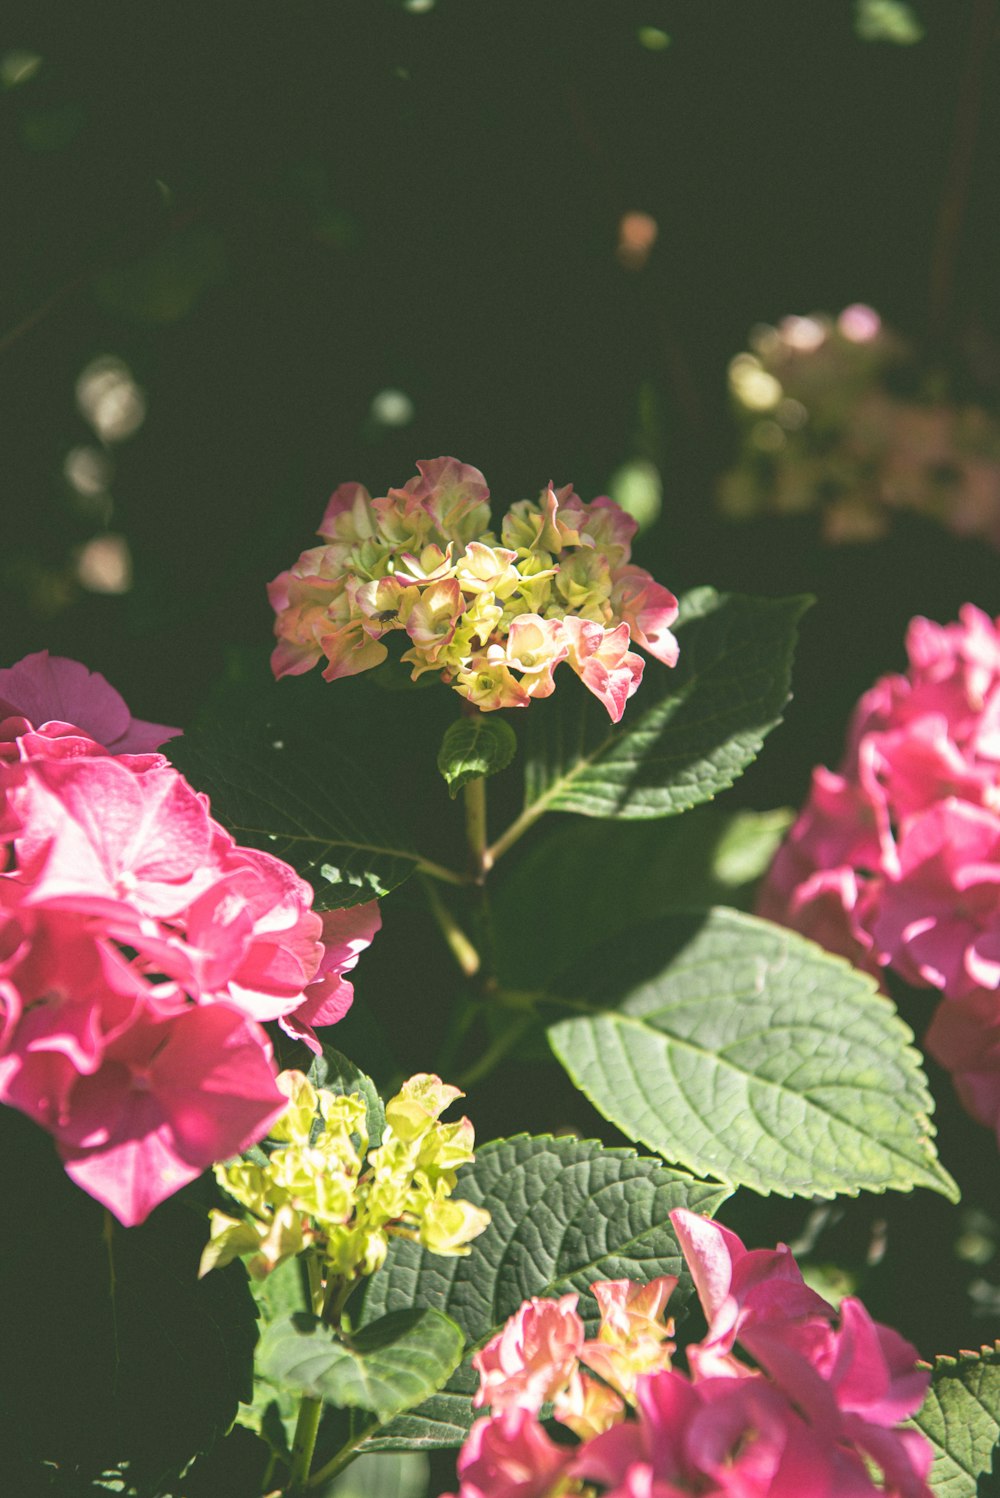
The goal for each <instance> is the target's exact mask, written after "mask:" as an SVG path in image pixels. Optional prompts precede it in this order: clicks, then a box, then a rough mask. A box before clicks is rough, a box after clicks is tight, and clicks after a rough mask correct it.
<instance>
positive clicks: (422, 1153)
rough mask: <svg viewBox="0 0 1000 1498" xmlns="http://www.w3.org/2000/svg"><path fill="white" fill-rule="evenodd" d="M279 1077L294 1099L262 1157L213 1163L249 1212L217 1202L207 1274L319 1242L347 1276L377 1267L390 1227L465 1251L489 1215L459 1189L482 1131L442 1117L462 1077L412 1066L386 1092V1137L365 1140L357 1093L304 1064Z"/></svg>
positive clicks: (330, 1267)
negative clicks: (319, 1078)
mask: <svg viewBox="0 0 1000 1498" xmlns="http://www.w3.org/2000/svg"><path fill="white" fill-rule="evenodd" d="M278 1085H279V1087H280V1088H281V1090H282V1092H283V1093H284V1094H285V1097H286V1098H287V1104H286V1106H285V1108H284V1111H283V1112H282V1113H281V1115H280V1116H279V1117H278V1118H277V1120H276V1121H275V1122H274V1123H272V1125H271V1128H270V1131H269V1138H270V1141H271V1145H270V1148H269V1149H268V1150H267V1151H266V1154H267V1162H266V1164H264V1163H256V1164H255V1163H250V1162H247V1161H245V1160H233V1161H229V1162H228V1163H226V1164H222V1165H217V1166H216V1168H215V1174H216V1177H217V1179H218V1181H219V1184H220V1185H221V1186H223V1187H224V1189H225V1190H226V1191H227V1192H228V1193H229V1195H230V1196H231V1197H233V1198H234V1199H235V1200H236V1201H237V1202H239V1203H240V1204H241V1205H242V1206H243V1207H244V1208H245V1209H246V1213H247V1215H246V1216H245V1217H243V1218H239V1217H232V1216H230V1215H228V1214H227V1213H225V1212H218V1211H215V1212H213V1213H212V1227H211V1238H210V1241H209V1243H208V1245H207V1246H206V1248H205V1251H204V1253H203V1255H202V1261H201V1273H202V1274H207V1273H208V1271H209V1270H210V1269H215V1268H218V1267H220V1266H221V1265H224V1264H228V1263H229V1262H230V1261H231V1260H232V1259H235V1258H241V1257H244V1256H251V1257H250V1271H251V1273H252V1274H254V1275H255V1276H256V1277H258V1278H263V1277H264V1276H265V1275H267V1274H269V1273H270V1272H271V1270H273V1269H275V1268H277V1266H278V1265H279V1264H280V1263H282V1262H283V1261H284V1260H285V1259H287V1258H291V1257H292V1256H294V1255H295V1254H298V1253H301V1252H302V1251H303V1249H305V1248H309V1247H311V1246H315V1247H316V1248H318V1249H319V1250H320V1251H321V1254H322V1260H323V1263H324V1265H325V1267H326V1272H327V1274H328V1275H332V1276H335V1277H337V1278H339V1279H342V1280H348V1281H350V1280H352V1279H356V1278H358V1277H361V1276H364V1275H369V1274H374V1272H375V1270H376V1269H378V1268H379V1267H380V1266H381V1264H382V1263H383V1262H384V1260H385V1256H386V1253H387V1252H388V1248H389V1238H390V1237H391V1236H394V1235H395V1236H398V1237H408V1238H411V1239H413V1240H415V1241H417V1242H419V1243H421V1244H422V1245H423V1247H424V1248H427V1249H429V1250H430V1251H431V1253H438V1254H444V1255H449V1256H451V1257H457V1256H463V1255H466V1254H468V1252H469V1244H470V1243H471V1242H472V1239H473V1238H476V1237H478V1235H479V1234H480V1233H482V1232H483V1231H484V1230H485V1228H486V1227H487V1226H488V1225H489V1221H490V1217H489V1213H488V1212H485V1211H483V1210H482V1208H480V1207H476V1206H473V1204H472V1203H471V1202H467V1201H462V1200H457V1199H454V1198H452V1192H453V1191H454V1189H455V1185H456V1182H457V1171H458V1168H459V1167H460V1166H461V1165H465V1164H467V1163H468V1162H469V1161H470V1160H472V1158H473V1154H472V1147H473V1144H474V1142H475V1136H474V1133H473V1129H472V1125H471V1123H470V1122H469V1120H468V1119H467V1118H463V1119H461V1120H460V1121H459V1122H458V1123H453V1124H442V1123H440V1122H439V1115H440V1114H441V1113H442V1112H443V1111H444V1110H445V1108H447V1107H448V1106H449V1104H450V1103H452V1102H453V1101H454V1100H455V1099H456V1098H459V1097H462V1096H463V1094H462V1093H460V1092H459V1091H458V1089H457V1088H455V1087H448V1086H446V1085H445V1084H444V1083H443V1082H442V1081H441V1079H440V1077H432V1076H428V1075H426V1074H423V1073H421V1074H419V1075H417V1076H415V1077H411V1078H410V1079H409V1081H408V1082H404V1083H403V1086H402V1088H401V1089H400V1091H399V1092H398V1093H397V1095H396V1096H395V1097H394V1098H392V1099H390V1101H389V1102H388V1103H387V1104H386V1127H385V1130H384V1132H383V1134H382V1138H381V1141H380V1142H378V1143H377V1144H375V1146H374V1148H371V1149H369V1145H370V1144H371V1143H372V1141H371V1140H370V1139H369V1137H368V1129H367V1123H366V1109H365V1102H364V1099H363V1098H362V1097H361V1095H360V1093H349V1094H347V1095H340V1094H335V1093H332V1092H329V1091H327V1090H326V1089H324V1088H316V1087H314V1086H313V1085H312V1083H311V1082H310V1081H309V1080H308V1078H307V1077H305V1076H304V1075H303V1074H302V1073H301V1072H297V1071H286V1072H282V1073H281V1075H280V1076H279V1077H278Z"/></svg>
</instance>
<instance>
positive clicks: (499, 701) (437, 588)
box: [268, 458, 677, 723]
mask: <svg viewBox="0 0 1000 1498" xmlns="http://www.w3.org/2000/svg"><path fill="white" fill-rule="evenodd" d="M417 468H418V470H419V474H418V476H417V477H416V478H413V479H410V480H409V481H408V482H407V483H406V484H404V485H403V486H402V488H399V489H390V490H389V492H388V494H387V495H384V496H381V497H378V498H372V496H371V495H370V494H369V493H368V491H367V489H365V488H364V487H363V486H362V485H360V484H354V483H351V484H342V485H341V486H340V488H339V489H337V490H336V491H335V493H334V494H333V495H332V497H331V499H330V501H329V504H328V505H327V508H326V512H325V514H324V516H323V519H322V521H321V523H320V528H319V535H320V537H321V538H322V540H323V541H324V542H325V544H324V545H322V546H314V547H312V548H310V549H309V550H308V551H305V552H303V554H302V556H301V557H300V558H299V560H298V561H297V562H296V563H295V565H294V566H293V567H292V568H290V569H289V570H288V571H287V572H283V573H281V574H280V575H279V576H278V577H276V578H275V579H274V581H273V582H272V583H271V584H270V586H269V589H268V595H269V597H270V600H271V605H272V607H273V608H274V611H275V614H276V615H277V619H276V621H275V634H276V635H277V638H278V644H277V645H276V647H275V650H274V653H273V655H272V657H271V665H272V669H273V671H274V674H275V676H278V677H281V676H289V675H292V676H294V675H299V674H300V673H302V672H304V671H308V670H309V669H310V668H311V667H313V666H315V665H317V664H319V662H320V661H325V663H326V664H325V666H324V668H323V676H324V677H325V678H326V680H328V681H334V680H336V679H337V678H338V677H341V676H354V675H356V674H357V673H358V672H361V671H367V670H370V669H371V668H372V667H373V666H378V665H381V664H382V662H383V661H385V660H386V659H387V658H388V655H389V646H388V644H386V643H385V642H386V640H387V638H388V637H389V636H391V635H394V634H398V635H399V636H400V637H401V642H402V645H403V649H402V650H401V652H400V657H401V659H402V661H403V662H404V663H405V664H406V665H408V666H409V667H410V670H411V676H412V679H413V680H414V681H416V680H417V679H418V678H419V677H421V676H422V675H424V673H425V672H428V671H433V672H436V673H437V675H438V676H439V677H440V679H441V680H442V681H443V682H445V683H446V684H447V685H448V686H450V687H452V689H453V690H454V691H456V692H458V693H459V694H460V695H461V696H463V697H465V698H466V700H467V701H469V702H471V703H472V704H473V705H474V706H476V707H478V708H479V709H480V710H481V711H483V712H493V711H495V710H496V709H498V708H504V707H527V706H528V705H529V703H530V702H531V699H532V698H533V697H547V696H549V695H550V694H551V692H552V691H554V689H555V682H554V680H553V671H554V670H555V668H556V667H557V666H559V665H560V664H561V663H562V662H563V661H566V662H567V663H568V664H569V667H570V669H571V670H573V671H575V672H576V674H577V675H578V676H579V677H580V679H581V680H582V681H583V683H584V685H585V686H586V687H587V688H588V690H589V691H591V692H593V693H594V695H595V696H596V697H598V698H599V700H600V701H601V702H602V703H603V704H604V706H605V707H606V708H607V711H608V714H609V715H610V717H611V718H612V720H613V721H614V722H616V723H617V722H618V720H619V719H620V718H621V715H622V713H623V712H624V710H625V704H626V702H627V701H628V699H629V697H631V696H632V694H633V692H635V690H636V688H637V687H638V685H639V682H640V680H641V677H642V669H643V661H642V657H641V656H639V655H637V654H636V653H635V651H634V650H632V649H630V646H631V645H632V644H633V643H635V644H637V645H639V646H640V647H641V648H642V649H643V650H645V651H647V652H648V653H649V654H650V655H653V656H655V657H656V658H657V659H658V660H660V661H662V662H663V663H664V664H665V665H668V666H672V665H674V664H675V662H676V660H677V642H676V640H675V638H674V636H673V635H672V634H671V631H670V626H671V625H672V624H673V623H674V621H675V619H676V618H677V600H676V598H675V597H674V595H673V594H672V593H671V592H669V591H668V589H666V588H664V587H661V585H660V584H659V583H657V582H654V580H653V578H652V577H651V576H650V575H649V573H648V572H645V571H644V570H643V569H642V568H641V567H636V566H635V565H634V564H632V562H631V561H630V557H631V541H632V537H633V535H634V533H635V530H636V525H635V521H634V520H633V519H632V518H631V516H629V515H627V514H626V513H625V511H624V510H622V509H620V508H619V507H618V506H617V505H616V504H614V503H613V502H612V501H611V500H610V499H606V498H603V497H602V498H599V499H595V500H594V501H592V503H590V504H586V503H584V501H583V500H581V499H580V497H579V495H577V494H575V493H574V492H573V490H572V488H571V487H570V486H569V485H566V486H565V487H564V488H562V489H555V488H553V486H552V485H551V484H549V485H548V486H547V488H545V489H544V490H543V491H542V493H541V495H540V497H539V499H538V500H537V501H535V500H518V501H517V502H516V503H515V504H513V505H512V506H511V508H510V509H509V510H508V512H507V514H506V515H505V516H504V517H503V520H502V522H501V526H500V535H499V538H498V537H497V536H496V535H494V534H493V532H491V531H490V530H489V524H490V512H489V506H488V499H489V490H488V489H487V487H486V483H485V480H484V479H483V476H482V474H481V473H480V472H479V470H478V469H476V468H472V467H470V466H469V465H468V464H465V463H460V462H459V461H458V460H457V459H456V458H436V459H434V460H432V461H430V462H419V463H418V464H417Z"/></svg>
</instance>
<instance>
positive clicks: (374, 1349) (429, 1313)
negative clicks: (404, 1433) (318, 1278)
mask: <svg viewBox="0 0 1000 1498" xmlns="http://www.w3.org/2000/svg"><path fill="white" fill-rule="evenodd" d="M464 1345H465V1343H464V1338H463V1337H462V1333H461V1330H460V1329H459V1327H458V1326H456V1324H455V1322H454V1321H452V1320H450V1319H449V1318H448V1317H447V1316H444V1315H442V1313H441V1312H440V1311H437V1310H433V1309H432V1308H430V1307H427V1306H424V1307H421V1308H411V1309H408V1310H404V1311H394V1312H393V1313H392V1314H391V1315H388V1316H382V1317H380V1318H379V1320H377V1321H372V1322H370V1323H368V1324H367V1325H365V1326H364V1327H362V1329H361V1330H360V1331H359V1332H357V1333H356V1334H355V1335H354V1336H352V1337H351V1339H350V1341H349V1342H348V1341H346V1340H344V1339H343V1338H341V1337H339V1336H338V1335H337V1333H336V1332H335V1331H334V1330H333V1328H332V1327H329V1326H324V1325H323V1323H322V1322H321V1321H318V1320H317V1318H316V1317H315V1316H311V1315H309V1314H308V1313H307V1312H305V1311H299V1312H296V1313H295V1314H294V1315H291V1316H283V1317H281V1318H279V1320H277V1321H275V1322H273V1323H272V1324H271V1325H270V1326H269V1327H268V1328H267V1331H266V1332H265V1333H264V1335H263V1337H262V1338H261V1341H260V1347H259V1349H258V1358H257V1361H258V1367H259V1368H260V1371H261V1373H262V1374H263V1376H264V1377H265V1378H266V1379H268V1380H269V1381H270V1382H271V1383H273V1384H276V1385H278V1386H279V1387H280V1388H284V1389H289V1390H291V1391H292V1392H293V1393H296V1394H300V1395H301V1394H305V1395H308V1396H309V1397H310V1398H313V1399H322V1400H323V1401H324V1403H326V1404H332V1405H334V1406H336V1407H337V1408H340V1409H344V1408H351V1409H363V1410H371V1411H373V1413H374V1414H375V1416H376V1419H377V1421H378V1423H379V1424H381V1425H384V1424H386V1423H387V1422H388V1421H389V1420H391V1419H392V1418H393V1416H394V1415H398V1414H401V1413H402V1411H403V1410H408V1409H410V1408H411V1406H412V1405H415V1404H419V1403H420V1402H421V1401H422V1400H424V1399H426V1398H427V1396H428V1395H429V1394H433V1393H434V1391H435V1390H436V1389H439V1388H440V1387H441V1385H442V1384H443V1383H444V1382H445V1381H446V1379H447V1378H448V1376H449V1375H450V1374H451V1373H453V1372H454V1370H455V1369H456V1368H457V1367H458V1364H459V1362H460V1360H461V1357H462V1349H463V1347H464Z"/></svg>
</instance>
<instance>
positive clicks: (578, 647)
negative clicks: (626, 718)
mask: <svg viewBox="0 0 1000 1498" xmlns="http://www.w3.org/2000/svg"><path fill="white" fill-rule="evenodd" d="M563 637H564V639H565V640H566V643H567V646H568V652H569V653H568V656H567V659H568V661H569V664H570V665H571V666H572V668H573V670H574V671H575V672H576V674H577V676H579V678H580V680H581V681H582V682H583V684H584V686H585V687H586V688H587V690H588V691H589V692H593V694H594V696H595V697H596V698H597V699H598V700H599V701H600V702H603V704H604V706H605V707H606V708H607V710H608V716H609V717H610V719H611V721H612V723H618V722H620V721H621V716H622V713H623V712H624V711H625V704H626V702H627V701H628V699H629V698H630V697H631V696H632V694H633V693H634V692H635V691H637V690H638V686H639V683H640V681H641V680H642V672H643V661H642V657H641V656H638V655H635V654H634V653H633V652H632V651H630V650H629V648H628V646H629V629H628V625H627V624H619V625H618V626H617V627H616V628H615V629H607V630H606V629H604V628H603V627H602V626H601V625H600V624H595V623H593V622H592V621H591V620H589V619H578V618H575V617H574V616H573V615H572V614H567V615H566V617H565V619H564V620H563Z"/></svg>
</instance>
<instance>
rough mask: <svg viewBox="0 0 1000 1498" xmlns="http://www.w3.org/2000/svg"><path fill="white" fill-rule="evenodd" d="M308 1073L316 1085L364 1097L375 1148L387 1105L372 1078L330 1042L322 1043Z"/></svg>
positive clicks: (336, 1091) (381, 1129) (339, 1094)
mask: <svg viewBox="0 0 1000 1498" xmlns="http://www.w3.org/2000/svg"><path fill="white" fill-rule="evenodd" d="M306 1076H307V1077H308V1078H309V1080H310V1082H311V1083H312V1084H313V1086H314V1087H325V1088H326V1090H327V1092H334V1093H336V1094H337V1095H338V1096H342V1095H344V1094H349V1093H352V1092H359V1093H360V1094H361V1096H362V1097H363V1098H364V1100H365V1110H366V1117H367V1128H368V1141H369V1144H370V1146H371V1147H372V1148H374V1147H375V1146H376V1145H377V1144H378V1143H379V1141H380V1140H381V1138H382V1135H383V1133H384V1132H385V1104H384V1103H383V1102H382V1099H381V1098H380V1097H379V1094H378V1088H377V1087H376V1086H375V1083H374V1082H373V1081H372V1079H371V1077H368V1076H366V1075H365V1073H364V1072H363V1071H362V1070H361V1068H360V1067H359V1066H355V1064H354V1062H353V1061H349V1060H348V1059H347V1057H346V1056H342V1055H341V1053H340V1052H339V1051H335V1050H334V1048H333V1046H331V1045H324V1046H323V1048H322V1051H321V1053H320V1055H318V1056H316V1057H315V1059H314V1060H313V1062H312V1065H311V1066H310V1067H309V1070H308V1072H307V1073H306Z"/></svg>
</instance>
